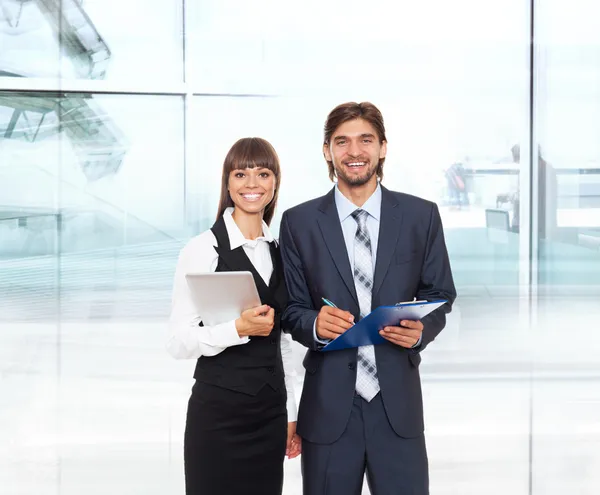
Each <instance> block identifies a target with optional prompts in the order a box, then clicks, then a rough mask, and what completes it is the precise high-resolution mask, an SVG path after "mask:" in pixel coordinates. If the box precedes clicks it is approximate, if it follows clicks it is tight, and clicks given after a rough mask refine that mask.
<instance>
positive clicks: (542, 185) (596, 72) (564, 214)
mask: <svg viewBox="0 0 600 495" xmlns="http://www.w3.org/2000/svg"><path fill="white" fill-rule="evenodd" d="M599 13H600V8H599V6H598V3H597V2H594V1H591V0H575V1H573V2H569V4H565V3H564V2H560V1H558V0H548V1H544V2H537V9H536V16H535V19H536V26H535V29H536V35H537V46H538V50H537V54H536V55H537V63H536V67H535V69H536V70H535V78H536V88H537V93H536V97H537V105H536V109H537V111H536V115H535V120H534V126H535V133H534V135H536V136H537V138H538V142H537V143H536V145H537V146H538V147H539V154H540V159H539V163H538V178H537V179H538V180H537V184H536V185H537V189H538V191H539V192H538V202H537V206H538V212H537V222H538V228H537V231H536V232H534V235H537V236H538V239H539V241H538V243H539V252H538V253H536V254H537V258H538V267H539V271H538V282H539V294H540V297H539V300H538V303H537V304H538V312H537V318H538V320H537V325H536V330H537V331H536V346H535V368H534V369H535V374H534V378H535V382H534V388H533V395H532V396H533V398H534V400H533V403H532V408H533V415H532V422H533V443H532V487H533V492H532V493H533V494H534V495H538V494H539V495H541V494H544V495H555V494H562V493H593V492H595V491H597V489H598V488H597V487H598V486H599V483H600V477H599V474H598V470H597V469H595V466H598V463H599V461H600V454H599V453H600V448H599V447H600V435H599V433H598V417H599V414H600V407H599V404H600V386H599V385H598V376H599V375H598V374H599V372H600V364H599V361H598V356H599V355H600V341H599V339H598V332H597V327H598V324H597V321H598V319H599V318H600V307H599V305H598V301H599V296H600V141H599V140H598V133H599V132H600V86H599V85H598V81H599V80H600V32H599V31H598V26H597V24H598V23H597V19H598V14H599ZM567 329H569V330H567ZM572 329H577V330H576V333H577V337H576V339H577V341H578V342H581V343H582V344H583V345H581V346H578V350H577V352H575V353H572V352H565V347H564V344H563V338H564V335H565V330H567V332H572Z"/></svg>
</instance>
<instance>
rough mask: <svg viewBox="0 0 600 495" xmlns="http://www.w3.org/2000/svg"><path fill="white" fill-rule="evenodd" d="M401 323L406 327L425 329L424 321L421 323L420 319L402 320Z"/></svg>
mask: <svg viewBox="0 0 600 495" xmlns="http://www.w3.org/2000/svg"><path fill="white" fill-rule="evenodd" d="M400 325H401V326H403V327H405V328H411V329H413V330H420V331H423V323H421V322H420V321H412V320H402V321H401V322H400Z"/></svg>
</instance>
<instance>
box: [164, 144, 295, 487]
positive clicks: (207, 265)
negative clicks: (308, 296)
mask: <svg viewBox="0 0 600 495" xmlns="http://www.w3.org/2000/svg"><path fill="white" fill-rule="evenodd" d="M279 183H280V168H279V159H278V157H277V154H276V152H275V150H274V149H273V147H272V146H271V144H269V143H268V142H267V141H265V140H264V139H260V138H244V139H240V140H239V141H237V142H236V143H235V144H234V145H233V147H232V148H231V150H229V153H228V154H227V157H226V158H225V163H224V164H223V174H222V181H221V199H220V202H219V211H218V214H217V221H216V223H215V224H214V225H213V227H212V228H211V229H210V230H207V231H206V232H203V233H202V234H200V235H199V236H197V237H195V238H193V239H192V240H191V241H190V242H189V243H188V244H187V245H186V246H185V247H184V248H183V250H182V251H181V254H180V257H179V261H178V264H177V270H176V274H175V283H174V289H173V304H172V310H171V317H170V322H169V329H170V339H169V342H168V345H167V348H168V350H169V353H170V354H171V355H172V356H173V357H175V358H178V359H182V358H183V359H185V358H188V359H190V358H191V359H198V361H197V364H196V371H195V373H194V378H195V379H196V382H195V384H194V386H193V388H192V394H191V397H190V400H189V404H188V413H187V422H186V429H185V440H184V458H185V481H186V494H187V495H237V494H241V493H245V494H260V495H280V494H281V492H282V488H283V461H284V457H285V455H286V454H287V456H288V457H289V458H293V457H296V456H297V455H299V454H300V450H301V447H300V438H299V437H298V436H297V435H296V402H295V398H294V391H293V381H292V377H293V374H294V373H293V369H294V367H293V363H292V361H291V357H292V356H291V354H292V349H291V341H290V340H289V338H288V336H287V334H283V333H282V331H281V328H280V326H279V320H280V318H279V317H280V314H281V311H282V310H283V309H284V307H285V304H286V302H287V290H286V287H285V282H284V279H283V271H282V267H281V258H280V255H279V248H278V246H277V244H276V242H275V241H274V239H273V236H272V235H271V232H270V231H269V227H268V225H269V224H270V222H271V219H272V218H273V213H274V211H275V207H276V205H277V196H278V192H279ZM212 271H217V272H219V271H250V272H252V274H253V276H254V281H255V282H256V287H257V288H258V293H259V295H260V298H261V302H262V306H259V307H257V308H252V309H249V310H247V311H244V312H243V313H242V314H241V315H240V316H239V318H237V319H236V320H235V321H229V322H224V323H220V324H218V325H213V326H208V325H207V326H203V324H202V315H200V314H197V311H196V310H195V308H194V304H193V302H192V300H191V296H190V291H189V288H188V286H187V283H186V279H185V275H186V273H191V272H195V273H198V272H212ZM284 370H285V372H284ZM286 403H287V414H286ZM286 425H287V427H286Z"/></svg>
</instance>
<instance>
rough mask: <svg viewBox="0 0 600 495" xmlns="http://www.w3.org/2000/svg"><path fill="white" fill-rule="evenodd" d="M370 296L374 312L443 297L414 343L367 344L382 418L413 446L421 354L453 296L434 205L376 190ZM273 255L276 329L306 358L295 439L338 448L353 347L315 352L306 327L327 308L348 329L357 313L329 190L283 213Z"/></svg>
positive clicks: (418, 424) (351, 385) (419, 428)
mask: <svg viewBox="0 0 600 495" xmlns="http://www.w3.org/2000/svg"><path fill="white" fill-rule="evenodd" d="M379 227H380V230H379V240H378V246H377V258H376V265H375V273H374V285H373V292H372V307H373V309H374V308H376V307H378V306H383V305H394V304H396V303H397V302H400V301H410V300H412V299H413V298H414V297H416V298H417V299H418V300H421V299H426V300H434V299H447V300H448V303H447V304H445V305H444V306H442V307H440V308H439V309H437V310H436V311H434V312H432V313H430V314H429V315H428V316H427V317H425V318H424V319H423V320H422V322H423V325H424V330H423V336H422V341H421V344H420V345H419V346H418V347H417V348H414V349H405V348H402V347H399V346H396V345H394V344H391V343H388V342H386V343H384V344H381V345H377V346H375V356H376V361H377V372H378V376H379V384H380V387H381V396H382V399H383V403H384V407H385V411H386V414H387V417H388V420H389V422H390V424H391V426H392V428H393V429H394V431H395V432H396V433H397V434H398V435H399V436H401V437H405V438H412V437H417V436H419V435H421V434H422V433H423V404H422V394H421V382H420V377H419V363H420V362H421V356H420V354H419V353H420V352H421V351H422V350H423V349H425V348H426V347H427V345H428V344H429V343H430V342H431V341H432V340H433V339H435V337H436V336H437V335H438V334H439V333H440V331H441V330H442V329H443V328H444V326H445V324H446V313H448V312H450V310H451V308H452V303H453V302H454V299H455V298H456V290H455V288H454V282H453V280H452V272H451V270H450V262H449V260H448V253H447V250H446V244H445V241H444V233H443V229H442V223H441V219H440V215H439V211H438V208H437V206H436V205H435V203H432V202H430V201H426V200H424V199H421V198H417V197H415V196H411V195H408V194H402V193H397V192H392V191H389V190H387V189H386V188H384V187H382V199H381V219H380V226H379ZM280 242H281V254H282V257H283V262H284V273H285V279H286V283H287V287H288V292H289V302H288V306H287V309H286V310H285V311H284V313H283V316H282V320H283V321H282V328H284V329H286V331H289V332H290V333H291V335H292V337H293V338H294V340H297V341H298V342H300V343H301V344H303V345H304V346H306V347H308V349H309V350H308V352H307V353H306V357H305V358H304V363H303V364H304V368H305V369H306V374H305V379H304V388H303V391H302V398H301V401H300V407H299V411H298V434H299V435H300V436H301V437H303V438H305V439H306V440H308V441H309V442H314V443H332V442H334V441H336V440H337V439H338V438H339V437H340V436H341V434H342V433H343V431H344V429H345V428H346V424H347V422H348V418H349V416H350V410H351V408H352V403H353V399H354V389H355V383H356V360H357V349H345V350H341V351H332V352H325V353H323V352H319V351H318V349H319V348H320V347H321V346H322V345H321V344H319V343H317V342H316V341H315V339H314V333H313V325H314V322H315V318H316V317H317V314H318V312H319V310H320V308H321V306H322V305H323V303H322V301H321V298H322V297H326V298H328V299H331V300H333V301H335V303H336V305H337V306H338V307H339V308H341V309H344V310H347V311H350V312H351V313H352V314H353V315H354V318H355V320H356V321H358V319H359V317H360V309H359V305H358V299H357V295H356V289H355V287H354V278H353V275H352V270H351V267H350V261H349V259H348V253H347V252H346V245H345V243H344V236H343V233H342V227H341V224H340V220H339V216H338V212H337V209H336V205H335V200H334V190H333V189H332V190H331V191H330V192H329V193H328V194H326V195H325V196H323V197H321V198H317V199H314V200H312V201H308V202H306V203H303V204H301V205H298V206H296V207H294V208H291V209H289V210H287V211H286V212H285V213H284V214H283V217H282V220H281V228H280Z"/></svg>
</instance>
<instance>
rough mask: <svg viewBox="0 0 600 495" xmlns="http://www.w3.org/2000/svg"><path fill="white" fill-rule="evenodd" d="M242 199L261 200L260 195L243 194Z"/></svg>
mask: <svg viewBox="0 0 600 495" xmlns="http://www.w3.org/2000/svg"><path fill="white" fill-rule="evenodd" d="M242 197H243V198H246V199H258V198H260V194H242Z"/></svg>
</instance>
